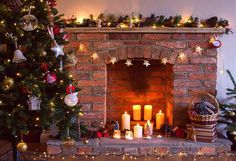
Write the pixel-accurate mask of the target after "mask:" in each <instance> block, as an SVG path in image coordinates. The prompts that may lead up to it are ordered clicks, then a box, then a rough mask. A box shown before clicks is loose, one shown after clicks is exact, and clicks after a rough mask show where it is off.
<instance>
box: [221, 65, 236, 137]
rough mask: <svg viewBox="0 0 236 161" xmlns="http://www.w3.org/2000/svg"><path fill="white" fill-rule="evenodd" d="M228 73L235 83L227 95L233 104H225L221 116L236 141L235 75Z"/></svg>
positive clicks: (228, 89)
mask: <svg viewBox="0 0 236 161" xmlns="http://www.w3.org/2000/svg"><path fill="white" fill-rule="evenodd" d="M227 73H228V75H229V77H230V79H231V81H232V83H233V88H227V89H226V90H227V93H226V94H227V95H228V96H229V98H230V100H232V102H231V103H228V104H223V105H222V106H221V110H222V112H221V115H222V116H223V117H222V121H223V122H225V123H227V130H228V132H229V133H230V134H231V135H233V136H235V137H234V138H233V139H234V140H235V141H236V103H235V98H236V82H235V80H234V77H233V75H232V74H231V72H230V71H229V70H227Z"/></svg>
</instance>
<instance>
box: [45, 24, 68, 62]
mask: <svg viewBox="0 0 236 161" xmlns="http://www.w3.org/2000/svg"><path fill="white" fill-rule="evenodd" d="M48 33H49V35H50V36H51V38H52V39H53V43H54V46H53V47H52V48H51V50H52V51H53V52H55V54H56V55H55V56H56V57H58V56H59V55H62V56H63V55H65V53H64V51H63V48H64V46H63V45H59V44H58V43H57V42H56V40H55V36H54V32H53V28H52V27H48Z"/></svg>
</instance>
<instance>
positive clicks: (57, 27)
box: [53, 25, 61, 35]
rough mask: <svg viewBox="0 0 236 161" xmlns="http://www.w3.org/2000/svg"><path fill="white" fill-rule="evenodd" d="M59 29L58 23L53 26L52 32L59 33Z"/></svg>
mask: <svg viewBox="0 0 236 161" xmlns="http://www.w3.org/2000/svg"><path fill="white" fill-rule="evenodd" d="M60 31H61V29H60V27H59V26H58V25H55V26H53V33H54V34H55V35H57V34H59V33H60Z"/></svg>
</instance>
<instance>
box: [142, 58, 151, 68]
mask: <svg viewBox="0 0 236 161" xmlns="http://www.w3.org/2000/svg"><path fill="white" fill-rule="evenodd" d="M143 65H144V66H146V67H148V66H150V65H151V64H150V63H149V61H148V60H144V61H143Z"/></svg>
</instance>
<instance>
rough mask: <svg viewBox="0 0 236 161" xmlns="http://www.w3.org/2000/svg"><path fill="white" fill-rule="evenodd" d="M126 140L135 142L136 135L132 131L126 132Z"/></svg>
mask: <svg viewBox="0 0 236 161" xmlns="http://www.w3.org/2000/svg"><path fill="white" fill-rule="evenodd" d="M125 139H126V140H133V139H134V135H133V132H132V131H126V132H125Z"/></svg>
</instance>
